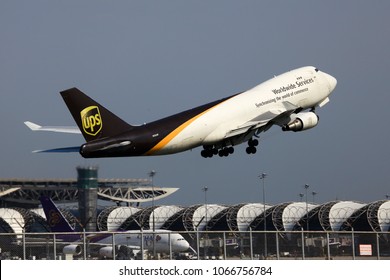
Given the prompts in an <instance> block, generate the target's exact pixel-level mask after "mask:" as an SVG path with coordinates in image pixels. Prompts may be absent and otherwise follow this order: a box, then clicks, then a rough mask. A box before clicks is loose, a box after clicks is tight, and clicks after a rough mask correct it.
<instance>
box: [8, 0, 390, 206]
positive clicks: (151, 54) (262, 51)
mask: <svg viewBox="0 0 390 280" xmlns="http://www.w3.org/2000/svg"><path fill="white" fill-rule="evenodd" d="M389 11H390V2H389V1H312V0H310V1H309V0H308V1H249V0H248V1H246V0H244V1H227V0H223V1H222V0H221V1H182V0H178V1H144V0H143V1H96V0H93V1H92V0H90V1H49V0H48V1H14V0H12V1H11V0H9V1H7V0H5V1H1V2H0V38H1V41H0V104H1V110H0V121H1V127H2V132H1V140H0V143H1V145H0V154H1V161H0V177H2V178H14V177H22V178H75V177H76V176H77V174H76V169H75V168H76V166H77V165H98V166H99V168H100V169H99V177H101V178H147V173H148V172H149V171H150V170H156V171H157V174H156V176H155V179H154V181H155V184H156V185H158V186H164V187H179V188H180V190H179V191H178V192H176V193H175V194H173V195H172V196H171V197H169V198H167V199H165V200H160V201H159V202H158V203H159V204H181V205H191V204H196V203H203V202H204V193H203V192H202V191H201V188H202V187H203V186H207V187H208V188H209V191H208V201H209V202H210V203H221V204H235V203H242V202H258V201H262V192H261V181H260V180H259V178H258V176H259V175H260V174H261V173H262V172H265V173H267V174H268V177H267V178H266V181H265V186H266V200H267V202H269V203H271V204H276V203H281V202H287V201H297V200H298V201H299V193H304V187H303V186H304V185H305V184H309V185H310V188H309V193H311V192H312V191H316V192H317V193H318V194H317V195H316V197H315V200H316V201H317V202H327V201H331V200H334V199H341V200H357V201H362V202H372V201H376V200H380V199H384V198H385V195H386V194H390V187H389V180H390V168H389V167H390V159H389V146H390V132H389V125H388V124H387V121H389V120H390V112H389V106H390V79H389V71H390V55H389V50H390V48H389V46H390V32H389V27H390V17H389V16H388V12H389ZM306 65H313V66H316V67H318V68H319V69H321V70H323V71H325V72H327V73H329V74H331V75H333V76H334V77H336V78H337V80H338V85H337V88H336V90H335V91H334V93H333V95H332V96H331V100H330V102H329V103H328V104H327V105H326V106H325V107H323V108H320V109H318V110H317V113H318V114H319V115H320V123H319V125H318V126H317V127H316V128H314V129H312V130H308V131H304V132H301V133H293V132H282V131H281V129H280V128H278V127H275V128H273V129H271V130H270V131H268V132H267V133H265V134H263V135H262V137H261V144H260V145H261V146H260V149H259V150H258V152H257V154H255V155H247V154H246V153H245V147H246V144H243V145H241V146H238V147H236V150H235V153H234V154H233V155H231V156H229V157H228V158H219V157H214V158H212V159H204V158H202V157H201V156H200V150H201V149H199V148H198V149H194V150H193V151H188V152H184V153H181V154H176V155H170V156H162V157H140V158H119V159H118V158H114V159H96V160H95V159H92V160H86V159H83V158H82V157H81V156H80V155H79V154H78V153H74V154H32V153H31V151H32V150H36V149H44V148H57V147H66V146H75V145H78V144H82V143H83V142H84V139H83V138H82V136H81V135H71V134H69V135H68V134H55V133H49V132H46V133H45V132H41V133H34V132H32V131H30V130H29V129H28V128H27V127H25V126H24V124H23V122H24V121H26V120H30V121H33V122H37V123H39V124H44V125H74V122H73V119H72V117H71V115H70V113H69V111H68V110H67V108H66V106H65V104H64V102H63V100H62V98H61V96H60V95H59V92H60V91H61V90H64V89H67V88H70V87H74V86H77V87H78V88H79V89H81V90H82V91H84V92H86V93H87V94H89V95H90V96H91V97H92V98H94V99H96V100H97V101H98V102H100V103H101V104H103V105H104V106H106V107H107V108H108V109H110V110H112V111H113V112H115V113H116V114H117V115H118V116H120V117H121V118H123V119H124V120H126V121H128V122H129V123H131V124H141V123H144V122H150V121H153V120H156V119H158V118H161V117H165V116H168V115H170V114H173V113H177V112H179V111H182V110H185V109H189V108H192V107H195V106H198V105H201V104H204V103H207V102H209V101H213V100H215V99H219V98H222V97H225V96H229V95H232V94H234V93H237V92H240V91H243V90H246V89H249V88H251V87H253V86H255V85H257V84H259V83H261V82H263V81H265V80H267V79H269V78H271V77H272V76H273V75H278V74H281V73H283V72H285V71H288V70H291V69H294V68H297V67H301V66H306ZM311 200H312V196H311V195H310V196H309V201H311Z"/></svg>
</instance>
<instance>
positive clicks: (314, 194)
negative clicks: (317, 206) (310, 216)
mask: <svg viewBox="0 0 390 280" xmlns="http://www.w3.org/2000/svg"><path fill="white" fill-rule="evenodd" d="M311 194H312V196H313V204H314V203H315V201H314V197H315V196H316V195H317V194H318V193H317V192H315V191H312V192H311Z"/></svg>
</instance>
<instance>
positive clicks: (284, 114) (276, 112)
mask: <svg viewBox="0 0 390 280" xmlns="http://www.w3.org/2000/svg"><path fill="white" fill-rule="evenodd" d="M282 105H283V106H282V107H279V108H275V109H272V110H269V111H267V112H264V113H263V114H260V115H258V116H257V117H256V118H254V119H251V120H249V121H248V122H246V123H244V124H242V125H240V126H238V127H237V128H234V129H232V130H230V131H229V132H228V133H227V134H226V136H225V138H230V137H234V136H237V135H242V134H248V133H250V132H251V131H255V130H257V131H258V132H257V133H260V132H264V131H267V130H268V129H270V128H271V127H272V126H273V125H275V124H276V125H279V126H282V125H284V124H286V123H287V122H288V121H289V120H290V115H291V114H293V113H295V112H297V111H299V110H300V109H301V108H299V107H297V106H295V105H294V104H291V103H290V102H283V103H282Z"/></svg>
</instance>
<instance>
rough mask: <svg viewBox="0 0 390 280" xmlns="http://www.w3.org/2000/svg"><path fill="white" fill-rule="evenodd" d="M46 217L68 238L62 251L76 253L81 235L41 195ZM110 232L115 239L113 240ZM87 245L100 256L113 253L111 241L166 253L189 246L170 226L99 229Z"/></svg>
mask: <svg viewBox="0 0 390 280" xmlns="http://www.w3.org/2000/svg"><path fill="white" fill-rule="evenodd" d="M40 200H41V204H42V207H43V210H44V212H45V216H46V220H47V223H48V225H49V226H50V228H51V230H52V232H57V233H58V234H57V235H56V238H59V239H61V240H62V241H65V242H69V244H68V245H65V246H64V247H63V253H64V254H71V255H79V254H80V253H81V251H82V246H81V244H82V237H81V238H80V235H78V234H69V233H72V232H75V231H74V229H73V228H72V227H71V225H70V224H69V222H68V221H67V219H66V218H65V217H64V215H63V214H62V213H61V211H60V210H59V209H58V207H57V206H56V205H55V204H54V202H53V201H52V200H51V199H50V198H49V197H46V196H42V197H41V198H40ZM113 236H115V239H114V241H115V242H113ZM86 238H87V240H88V242H89V244H90V245H92V246H94V247H98V254H99V256H100V257H112V255H113V251H114V249H113V246H112V245H113V244H115V245H117V246H125V247H126V248H129V249H137V250H141V249H143V250H148V251H149V252H156V253H167V254H169V253H170V252H184V251H187V250H188V249H192V248H191V247H190V245H189V243H188V242H187V241H186V240H185V239H184V237H183V236H182V235H181V234H179V233H176V232H172V231H169V230H161V229H158V230H155V231H153V230H142V231H140V230H128V231H123V232H119V233H118V232H116V233H115V234H114V233H113V232H99V233H97V234H90V235H87V237H86Z"/></svg>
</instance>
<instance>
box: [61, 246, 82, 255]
mask: <svg viewBox="0 0 390 280" xmlns="http://www.w3.org/2000/svg"><path fill="white" fill-rule="evenodd" d="M62 252H63V253H64V254H65V255H73V256H78V255H80V254H81V252H82V250H81V246H80V245H66V246H65V247H64V248H63V249H62Z"/></svg>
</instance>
